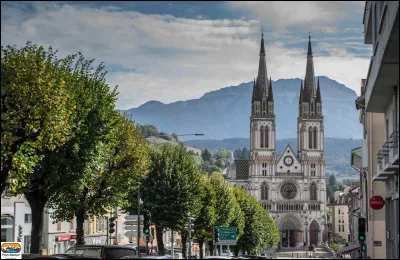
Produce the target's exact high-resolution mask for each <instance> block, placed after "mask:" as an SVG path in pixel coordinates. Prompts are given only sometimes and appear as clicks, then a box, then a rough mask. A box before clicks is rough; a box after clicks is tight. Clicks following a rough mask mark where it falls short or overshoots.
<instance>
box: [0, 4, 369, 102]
mask: <svg viewBox="0 0 400 260" xmlns="http://www.w3.org/2000/svg"><path fill="white" fill-rule="evenodd" d="M40 6H41V8H40V9H39V12H38V13H36V14H35V15H33V16H31V17H29V18H28V19H25V20H24V19H21V17H20V16H21V15H22V16H23V15H24V14H23V13H18V12H14V13H15V14H16V15H18V17H15V18H13V17H12V16H10V17H8V18H7V19H4V20H3V22H2V27H1V37H2V40H3V42H2V43H3V44H17V45H19V46H22V45H23V44H25V42H26V41H28V40H30V41H32V42H34V43H37V44H40V45H44V46H49V45H51V46H53V47H54V48H55V49H58V50H59V53H60V56H64V55H66V54H71V53H74V52H77V51H81V52H82V53H83V54H84V55H85V57H87V58H96V60H97V61H104V62H105V63H106V68H107V67H109V68H110V66H113V65H116V66H117V67H122V68H126V71H127V72H122V71H120V72H110V73H109V74H108V75H107V79H108V80H109V82H110V83H111V84H113V85H116V84H118V85H119V92H120V95H119V100H118V101H117V107H118V108H119V109H128V108H132V107H136V106H138V105H141V104H143V103H144V102H147V101H149V100H159V101H161V102H167V103H168V102H173V101H177V100H186V99H193V98H199V97H200V96H202V95H203V94H204V93H206V92H208V91H211V90H216V89H220V88H222V87H226V86H229V85H236V84H240V83H242V82H248V81H251V80H252V79H253V78H254V77H255V76H256V75H257V69H258V52H259V44H260V39H259V36H258V33H259V25H260V23H259V21H257V20H243V19H242V20H226V19H225V20H194V19H186V18H176V17H173V16H171V15H145V14H142V13H138V12H134V11H121V12H113V11H112V10H114V9H113V8H106V9H92V8H89V7H82V6H81V7H80V8H79V9H78V8H75V7H74V6H70V5H63V6H61V7H59V6H58V7H57V6H54V5H52V6H51V8H45V7H46V6H44V4H43V3H41V5H40ZM7 11H8V10H3V12H7ZM267 37H268V41H267V40H266V42H267V43H268V44H267V45H266V50H267V66H268V74H269V75H271V76H272V79H273V80H277V79H280V78H295V77H300V78H303V77H304V74H305V66H306V56H305V55H306V49H307V39H299V37H296V36H292V35H287V34H285V33H284V32H283V31H280V32H277V33H275V32H274V33H273V34H271V35H266V38H267ZM299 40H300V42H301V41H304V48H286V47H285V46H284V44H288V43H296V42H297V43H298V42H299ZM346 40H348V41H357V39H346ZM313 44H314V45H315V50H325V51H328V52H329V54H330V55H329V56H321V57H318V56H317V57H315V73H316V75H324V76H328V77H330V78H332V79H335V80H337V81H339V82H341V83H343V84H345V85H346V86H348V87H350V88H352V89H354V90H356V91H358V89H359V82H360V79H361V78H364V77H365V76H366V73H367V70H368V64H369V60H368V59H362V58H357V57H355V56H354V55H351V54H349V53H348V52H347V51H346V49H344V48H341V47H340V46H336V45H332V44H329V43H327V42H325V41H324V40H321V42H317V39H315V42H314V41H313ZM314 45H313V49H314ZM129 69H131V70H135V72H129ZM124 71H125V70H124Z"/></svg>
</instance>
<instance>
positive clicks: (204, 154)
mask: <svg viewBox="0 0 400 260" xmlns="http://www.w3.org/2000/svg"><path fill="white" fill-rule="evenodd" d="M201 158H202V159H203V161H204V162H210V160H211V153H210V151H208V149H204V150H203V151H202V152H201Z"/></svg>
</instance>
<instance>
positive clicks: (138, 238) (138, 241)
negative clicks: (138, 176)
mask: <svg viewBox="0 0 400 260" xmlns="http://www.w3.org/2000/svg"><path fill="white" fill-rule="evenodd" d="M142 204H143V201H142V199H141V198H140V188H138V228H137V248H138V254H139V257H140V205H142Z"/></svg>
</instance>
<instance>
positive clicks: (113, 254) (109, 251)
mask: <svg viewBox="0 0 400 260" xmlns="http://www.w3.org/2000/svg"><path fill="white" fill-rule="evenodd" d="M65 254H70V255H75V256H80V257H83V258H86V257H90V258H92V257H95V258H97V259H120V258H122V257H124V256H133V255H137V252H136V249H134V248H131V247H127V246H108V245H79V246H73V247H71V248H69V249H68V250H67V251H66V252H65Z"/></svg>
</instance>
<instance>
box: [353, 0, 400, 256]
mask: <svg viewBox="0 0 400 260" xmlns="http://www.w3.org/2000/svg"><path fill="white" fill-rule="evenodd" d="M363 23H364V43H365V44H372V46H373V48H372V49H373V53H372V57H371V61H370V66H369V69H368V74H367V78H366V80H365V81H363V85H362V91H361V96H360V97H359V98H357V100H356V106H357V108H358V109H360V110H361V123H362V124H363V125H364V136H365V142H366V149H367V152H366V156H367V157H368V158H367V161H368V171H367V174H366V178H365V179H366V180H365V182H366V199H367V201H368V202H369V200H370V198H371V197H372V196H376V195H378V196H381V197H382V198H384V200H385V206H384V208H383V209H382V210H373V209H371V208H370V207H369V206H367V210H366V211H367V220H368V229H367V230H368V233H367V256H370V257H371V258H386V259H397V258H398V257H399V242H400V241H399V218H398V216H399V157H398V156H399V152H398V149H399V104H398V102H399V101H398V100H399V72H398V71H399V2H398V1H366V3H365V9H364V17H363ZM363 155H364V153H363ZM382 230H384V232H382ZM382 233H383V234H382Z"/></svg>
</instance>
